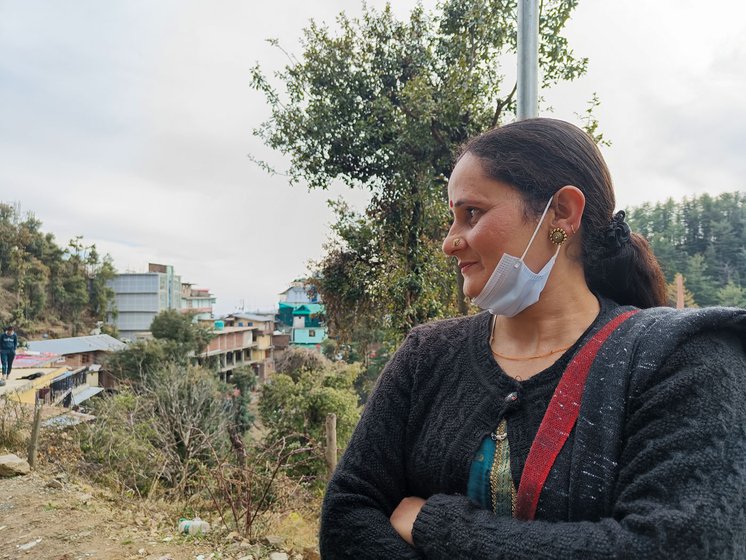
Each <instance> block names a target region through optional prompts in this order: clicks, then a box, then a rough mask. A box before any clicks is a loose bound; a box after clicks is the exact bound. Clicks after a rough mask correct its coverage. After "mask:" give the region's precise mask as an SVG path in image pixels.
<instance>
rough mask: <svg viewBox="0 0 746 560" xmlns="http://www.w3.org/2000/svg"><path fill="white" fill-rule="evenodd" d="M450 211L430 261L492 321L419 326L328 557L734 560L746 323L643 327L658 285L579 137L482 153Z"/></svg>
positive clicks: (526, 141)
mask: <svg viewBox="0 0 746 560" xmlns="http://www.w3.org/2000/svg"><path fill="white" fill-rule="evenodd" d="M448 195H449V198H450V201H449V204H450V206H451V208H452V212H453V224H452V226H451V229H450V231H449V233H448V236H447V237H446V239H445V240H444V242H443V250H444V251H445V253H446V254H447V255H449V256H452V257H455V258H456V259H457V260H458V264H459V267H460V268H461V270H462V273H463V276H464V293H465V294H466V295H467V296H469V297H471V298H474V302H475V303H476V304H477V305H479V306H480V307H481V308H482V309H485V310H488V311H489V312H485V313H480V314H478V315H475V316H471V317H461V318H457V319H451V320H446V321H440V322H437V323H432V324H428V325H423V326H420V327H417V328H415V329H414V330H413V331H412V332H411V333H410V334H409V336H408V337H407V339H406V340H405V342H404V343H403V345H402V346H401V348H400V349H399V350H398V352H397V353H396V355H395V356H394V357H393V359H392V360H391V362H390V363H389V364H388V365H387V367H386V368H385V369H384V371H383V372H382V374H381V377H380V379H379V381H378V384H377V387H376V390H375V391H374V393H373V394H372V395H371V397H370V399H369V401H368V403H367V405H366V408H365V411H364V413H363V416H362V418H361V421H360V423H359V425H358V427H357V429H356V431H355V433H354V435H353V437H352V440H351V441H350V444H349V446H348V447H347V450H346V451H345V454H344V456H343V458H342V460H341V461H340V464H339V466H338V468H337V471H336V472H335V474H334V476H333V477H332V480H331V481H330V483H329V487H328V490H327V494H326V497H325V501H324V507H323V512H322V526H321V553H322V557H323V558H325V559H327V560H331V559H335V558H358V559H361V558H386V559H389V558H391V559H393V558H438V559H439V558H442V559H449V560H450V559H454V558H491V559H500V558H505V559H510V560H518V559H534V558H557V559H567V558H581V559H584V560H589V559H590V560H593V559H602V558H603V559H607V558H635V559H646V558H650V559H653V558H655V559H659V558H676V559H681V558H697V559H701V558H708V559H710V558H744V557H746V526H745V525H746V505H745V502H746V433H745V430H746V404H745V403H746V398H745V397H746V389H745V388H744V385H745V384H744V383H743V382H742V377H743V374H742V372H744V371H746V357H745V356H744V350H743V342H744V339H745V336H744V334H745V331H744V326H745V325H746V313H744V312H742V311H739V310H733V309H717V308H711V309H703V310H692V311H684V312H680V311H675V310H672V309H667V308H660V307H656V306H661V305H664V304H665V284H664V281H663V277H662V274H661V271H660V268H659V266H658V264H657V262H656V260H655V258H654V257H653V255H652V254H651V252H650V250H649V248H648V245H647V243H646V242H645V240H644V239H643V238H642V237H640V236H638V235H636V234H632V233H630V231H629V227H628V226H627V224H626V223H625V221H624V213H623V212H619V213H617V214H616V215H614V214H613V210H614V194H613V190H612V185H611V179H610V176H609V173H608V170H607V168H606V165H605V163H604V162H603V159H602V157H601V155H600V153H599V151H598V149H597V148H596V146H595V145H594V144H593V142H592V141H591V140H590V138H589V137H588V136H587V135H586V134H585V133H584V132H583V131H581V130H580V129H578V128H576V127H574V126H572V125H570V124H567V123H564V122H561V121H557V120H551V119H533V120H527V121H521V122H518V123H514V124H511V125H507V126H504V127H501V128H499V129H495V130H492V131H489V132H487V133H485V134H484V135H482V136H480V137H478V138H476V139H474V140H473V141H471V142H470V143H469V144H467V146H466V148H465V149H464V151H463V153H462V155H461V157H460V158H459V160H458V162H457V164H456V167H455V168H454V170H453V173H452V175H451V178H450V181H449V184H448ZM638 309H642V311H639V312H637V311H638Z"/></svg>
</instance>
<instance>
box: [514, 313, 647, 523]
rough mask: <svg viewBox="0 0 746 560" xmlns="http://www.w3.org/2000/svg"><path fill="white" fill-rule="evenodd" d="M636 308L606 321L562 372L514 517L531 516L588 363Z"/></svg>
mask: <svg viewBox="0 0 746 560" xmlns="http://www.w3.org/2000/svg"><path fill="white" fill-rule="evenodd" d="M638 311H639V309H635V310H632V311H627V312H625V313H622V314H620V315H617V316H616V317H614V318H613V319H612V320H611V321H609V322H608V323H606V325H604V326H603V327H602V328H601V330H599V331H598V332H597V333H596V334H594V335H593V336H592V337H591V339H590V340H589V341H588V342H587V343H585V345H583V348H581V349H580V351H579V352H578V353H577V354H576V355H575V357H574V358H573V359H572V361H571V362H570V364H569V365H568V366H567V369H566V370H565V373H563V374H562V379H560V382H559V384H558V385H557V388H556V389H555V390H554V394H553V395H552V399H551V401H549V406H548V407H547V411H546V413H545V414H544V418H543V420H542V421H541V425H540V426H539V431H538V432H537V433H536V438H534V441H533V443H532V444H531V450H530V451H529V452H528V457H527V458H526V465H525V466H524V468H523V474H522V475H521V483H520V485H519V486H518V496H517V498H516V510H515V517H516V518H518V519H523V520H532V519H534V516H535V515H536V506H537V505H538V504H539V494H541V491H542V489H543V488H544V483H545V482H546V480H547V477H548V476H549V471H550V470H551V469H552V466H553V465H554V461H555V460H556V459H557V455H559V452H560V451H561V450H562V446H563V445H565V442H566V441H567V438H568V437H569V436H570V431H571V430H572V428H573V426H574V425H575V422H577V420H578V414H579V412H580V402H581V400H582V398H583V389H584V388H585V380H586V379H587V378H588V372H589V371H590V369H591V364H593V361H594V360H595V359H596V355H597V354H598V351H599V350H600V349H601V346H602V345H603V343H604V342H605V341H606V339H607V338H609V335H610V334H611V333H613V332H614V331H615V330H616V328H617V327H618V326H619V325H621V324H622V323H624V321H626V320H627V319H629V318H630V317H631V316H632V315H634V314H635V313H637V312H638Z"/></svg>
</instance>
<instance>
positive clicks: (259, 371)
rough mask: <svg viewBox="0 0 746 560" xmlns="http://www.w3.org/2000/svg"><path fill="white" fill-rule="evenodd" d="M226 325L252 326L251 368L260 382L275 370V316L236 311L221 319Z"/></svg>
mask: <svg viewBox="0 0 746 560" xmlns="http://www.w3.org/2000/svg"><path fill="white" fill-rule="evenodd" d="M223 321H225V325H226V326H231V327H253V328H254V329H255V330H254V346H253V347H252V348H251V360H252V362H253V363H252V366H251V367H252V368H253V369H254V373H256V376H257V379H258V380H259V382H260V383H263V382H264V381H266V380H267V379H268V378H269V377H270V376H271V375H272V373H273V372H274V371H275V362H274V342H273V334H274V332H275V316H274V315H266V314H261V313H244V312H237V313H233V314H231V315H228V316H227V317H225V318H224V319H223Z"/></svg>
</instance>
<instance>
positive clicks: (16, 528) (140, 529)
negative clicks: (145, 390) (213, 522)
mask: <svg viewBox="0 0 746 560" xmlns="http://www.w3.org/2000/svg"><path fill="white" fill-rule="evenodd" d="M167 511H168V507H167V505H164V507H163V508H161V507H152V509H151V510H150V511H147V510H146V508H145V506H143V505H142V503H140V504H139V505H138V503H134V502H133V503H132V504H127V503H126V502H125V503H124V504H123V503H122V500H118V499H115V497H113V496H111V495H108V494H107V493H106V491H104V490H101V489H96V488H94V487H92V486H88V485H87V484H85V483H82V482H80V481H70V480H68V478H67V477H66V476H65V475H59V474H57V475H55V474H54V473H53V472H51V471H50V472H44V469H43V468H42V470H41V471H32V472H31V473H30V474H28V475H25V476H17V477H14V478H0V559H6V558H13V559H15V558H19V559H29V560H31V559H39V560H84V559H85V560H87V559H106V560H115V559H116V560H126V559H135V558H137V559H141V560H182V559H183V560H187V559H189V560H210V559H212V560H217V559H226V560H227V559H236V560H238V559H241V560H259V559H261V558H269V555H270V552H271V551H272V550H273V549H272V547H270V546H264V545H258V544H257V545H252V544H250V543H248V542H247V541H243V540H240V539H238V538H237V535H235V534H227V533H225V532H221V531H220V530H216V531H214V532H211V534H208V535H207V536H205V537H201V538H198V537H192V536H188V535H182V534H180V533H179V532H178V530H177V524H178V518H175V519H169V517H172V516H173V514H171V513H167ZM275 550H279V549H275ZM304 556H306V557H308V556H307V555H302V554H294V553H292V552H291V553H290V554H289V555H288V558H289V560H300V559H301V558H303V557H304Z"/></svg>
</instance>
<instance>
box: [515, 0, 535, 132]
mask: <svg viewBox="0 0 746 560" xmlns="http://www.w3.org/2000/svg"><path fill="white" fill-rule="evenodd" d="M538 4H539V3H538V0H519V1H518V120H519V121H522V120H524V119H532V118H534V117H537V116H538V115H539V83H538V82H539V5H538Z"/></svg>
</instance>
